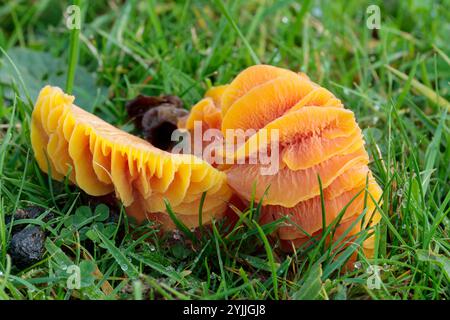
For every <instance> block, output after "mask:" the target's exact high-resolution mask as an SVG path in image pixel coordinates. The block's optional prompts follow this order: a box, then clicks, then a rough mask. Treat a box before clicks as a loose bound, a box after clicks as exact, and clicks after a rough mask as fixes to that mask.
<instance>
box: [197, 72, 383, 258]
mask: <svg viewBox="0 0 450 320" xmlns="http://www.w3.org/2000/svg"><path fill="white" fill-rule="evenodd" d="M216 101H219V102H217V103H216V104H219V105H220V114H221V123H220V128H221V130H222V132H223V133H224V134H225V132H226V131H227V130H230V129H232V130H237V129H242V130H248V129H253V130H256V133H254V134H253V135H251V136H250V137H247V139H246V142H245V143H244V144H241V145H239V146H237V147H236V149H235V151H233V155H232V157H234V159H235V160H245V159H249V157H250V156H251V155H252V154H256V153H257V152H258V151H259V150H260V149H261V148H265V149H267V150H268V151H267V152H268V153H270V152H272V153H273V152H277V157H275V158H276V159H277V161H278V168H279V169H278V170H277V172H275V173H274V174H269V175H262V174H261V170H260V169H261V167H262V166H263V165H262V164H258V163H256V164H255V163H253V164H252V163H248V162H245V161H240V162H238V161H236V162H235V163H233V164H231V165H226V166H224V167H223V169H225V172H226V174H227V177H228V184H229V185H230V186H231V188H232V189H233V190H234V192H235V193H236V194H237V195H239V196H240V197H241V198H242V199H244V200H246V201H248V202H250V201H251V200H252V199H254V200H255V201H257V202H262V215H261V223H268V222H272V221H275V220H278V219H280V218H283V219H285V221H284V222H283V223H281V225H280V227H279V228H278V230H277V234H278V237H279V238H280V239H281V242H282V245H283V246H284V247H291V246H294V247H298V246H300V245H302V244H304V243H305V242H307V241H308V240H309V239H310V238H311V236H314V235H318V234H321V233H322V231H323V227H324V226H330V224H331V223H333V222H336V223H338V227H337V228H336V230H335V232H334V239H335V240H337V239H339V238H340V237H341V238H347V239H348V238H350V237H351V236H353V235H355V234H356V233H358V232H359V231H360V230H361V228H365V227H367V226H372V225H375V224H376V223H378V222H379V220H380V213H379V210H377V208H378V205H379V200H380V198H381V189H380V187H379V186H378V184H377V183H376V181H375V179H374V177H373V176H372V173H371V172H370V170H369V168H368V163H369V157H368V154H367V152H366V151H365V148H364V140H363V137H362V133H361V130H360V128H359V126H358V124H357V123H356V120H355V116H354V114H353V112H352V111H350V110H348V109H345V108H344V106H343V104H342V103H341V101H340V100H339V99H337V98H336V97H335V96H334V95H333V94H332V93H331V92H330V91H328V90H326V89H324V88H322V87H320V86H319V85H317V84H316V83H314V82H312V81H311V80H309V78H308V77H306V76H305V75H302V74H297V73H295V72H292V71H289V70H286V69H281V68H276V67H273V66H267V65H256V66H252V67H249V68H247V69H246V70H244V71H242V72H241V73H240V74H239V75H238V76H237V77H236V78H235V79H234V80H233V81H232V82H231V83H230V84H228V85H226V86H224V87H223V90H221V91H220V97H219V98H217V97H216ZM204 103H205V104H206V102H204ZM209 103H210V104H211V105H213V103H212V101H210V102H209ZM201 109H202V111H205V110H206V108H205V107H202V108H201ZM213 110H214V111H215V113H217V112H216V110H215V109H213ZM191 117H192V118H195V119H197V120H202V119H203V121H205V120H204V119H206V118H207V116H206V115H205V114H203V113H196V114H191ZM216 122H217V121H216ZM216 122H215V123H216ZM215 126H216V127H217V126H218V125H217V124H216V125H215ZM274 131H277V133H278V135H277V142H278V150H271V147H270V146H271V143H270V142H271V141H270V139H271V136H272V135H271V132H274ZM319 177H320V182H319ZM321 191H322V192H321ZM321 194H322V197H323V202H324V205H323V209H324V210H323V209H322V197H321ZM323 214H324V217H325V221H323ZM373 246H374V241H373V238H369V239H367V240H366V241H365V242H364V244H363V247H364V249H365V251H366V252H368V253H369V254H370V252H371V251H372V249H373Z"/></svg>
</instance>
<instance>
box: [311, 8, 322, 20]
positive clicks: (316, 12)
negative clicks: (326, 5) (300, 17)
mask: <svg viewBox="0 0 450 320" xmlns="http://www.w3.org/2000/svg"><path fill="white" fill-rule="evenodd" d="M312 14H313V16H315V17H317V18H320V17H322V9H320V7H314V8H313V9H312Z"/></svg>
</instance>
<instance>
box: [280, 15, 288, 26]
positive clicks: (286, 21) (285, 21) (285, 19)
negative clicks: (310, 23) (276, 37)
mask: <svg viewBox="0 0 450 320" xmlns="http://www.w3.org/2000/svg"><path fill="white" fill-rule="evenodd" d="M281 22H283V23H285V24H287V23H288V22H289V18H288V17H286V16H284V17H283V18H281Z"/></svg>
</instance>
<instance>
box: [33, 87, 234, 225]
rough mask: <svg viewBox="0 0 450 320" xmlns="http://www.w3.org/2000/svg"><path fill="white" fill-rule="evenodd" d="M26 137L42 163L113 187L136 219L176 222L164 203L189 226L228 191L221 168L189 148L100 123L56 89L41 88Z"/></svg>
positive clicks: (56, 173)
mask: <svg viewBox="0 0 450 320" xmlns="http://www.w3.org/2000/svg"><path fill="white" fill-rule="evenodd" d="M31 142H32V147H33V150H34V154H35V158H36V160H37V163H38V165H39V167H40V168H41V170H43V171H44V172H47V173H49V174H51V176H52V177H53V178H54V179H57V180H63V179H64V178H65V177H66V176H67V177H68V179H69V180H70V181H71V182H73V183H74V184H76V185H78V186H79V187H80V188H81V189H82V190H84V191H85V192H86V193H88V194H90V195H94V196H100V195H104V194H108V193H111V192H115V193H116V195H117V197H118V198H119V199H120V200H121V201H122V202H123V204H124V206H125V207H126V208H127V213H128V214H129V215H131V216H133V217H135V218H136V219H137V220H138V221H143V220H144V219H153V220H157V221H159V222H161V223H162V226H163V228H164V229H171V228H173V227H174V225H173V223H172V221H171V220H170V218H169V215H168V214H167V212H166V208H167V207H166V202H168V203H170V206H171V208H172V210H173V212H174V213H176V214H177V217H178V219H179V220H180V221H182V222H183V223H185V225H186V226H188V227H196V226H198V223H199V217H198V212H199V207H200V203H201V202H202V201H201V198H202V194H203V193H205V192H206V198H205V199H204V202H203V210H202V221H203V222H204V223H208V222H209V221H210V220H211V219H212V218H213V217H220V216H221V215H222V214H223V212H224V211H225V209H226V206H227V201H228V199H229V198H230V196H231V191H230V188H229V187H228V186H227V183H226V174H225V173H223V172H220V171H218V170H217V169H215V168H213V167H212V166H211V165H210V164H208V163H207V162H205V161H203V160H201V159H199V158H197V157H195V156H193V155H189V154H171V153H168V152H165V151H162V150H160V149H158V148H156V147H154V146H152V145H151V144H150V143H148V142H147V141H145V140H143V139H140V138H138V137H135V136H133V135H130V134H128V133H126V132H124V131H122V130H119V129H118V128H116V127H114V126H112V125H110V124H108V123H106V122H105V121H103V120H102V119H100V118H98V117H96V116H94V115H93V114H90V113H88V112H86V111H84V110H83V109H81V108H79V107H78V106H76V105H75V104H74V97H73V96H70V95H67V94H65V93H64V92H63V91H62V90H61V89H59V88H56V87H51V86H46V87H44V88H43V89H42V90H41V92H40V94H39V97H38V99H37V102H36V104H35V107H34V110H33V114H32V121H31Z"/></svg>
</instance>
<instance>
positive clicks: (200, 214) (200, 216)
mask: <svg viewBox="0 0 450 320" xmlns="http://www.w3.org/2000/svg"><path fill="white" fill-rule="evenodd" d="M205 198H206V192H203V193H202V197H201V198H200V205H199V207H198V228H199V229H200V233H201V235H202V236H203V205H204V203H205Z"/></svg>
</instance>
